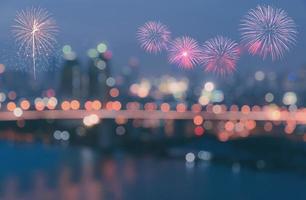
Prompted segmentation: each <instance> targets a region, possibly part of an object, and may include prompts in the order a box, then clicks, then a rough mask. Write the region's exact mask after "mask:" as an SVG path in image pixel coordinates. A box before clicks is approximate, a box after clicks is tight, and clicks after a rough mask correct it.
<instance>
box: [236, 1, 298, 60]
mask: <svg viewBox="0 0 306 200" xmlns="http://www.w3.org/2000/svg"><path fill="white" fill-rule="evenodd" d="M296 28H297V27H296V24H295V22H294V21H293V19H292V18H291V17H289V16H288V15H287V13H286V12H285V11H284V10H282V9H278V8H274V7H271V6H257V7H256V8H255V9H251V10H250V11H249V12H248V14H247V15H246V16H245V17H244V18H243V19H242V22H241V24H240V31H241V36H242V43H243V45H244V46H245V47H246V48H247V49H248V51H249V52H250V53H251V54H252V55H259V56H262V57H263V58H264V59H265V58H266V57H268V56H271V57H272V60H276V59H280V58H282V57H283V55H284V53H285V52H286V51H289V48H290V47H291V46H292V45H294V44H295V42H296V38H297V30H296Z"/></svg>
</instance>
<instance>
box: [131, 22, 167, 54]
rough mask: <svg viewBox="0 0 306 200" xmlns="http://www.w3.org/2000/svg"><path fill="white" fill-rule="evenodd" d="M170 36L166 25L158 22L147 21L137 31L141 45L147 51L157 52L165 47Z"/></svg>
mask: <svg viewBox="0 0 306 200" xmlns="http://www.w3.org/2000/svg"><path fill="white" fill-rule="evenodd" d="M170 38H171V33H170V31H169V29H168V27H167V26H165V25H164V24H162V23H160V22H154V21H149V22H147V23H145V24H144V25H143V26H141V27H140V28H139V29H138V32H137V39H138V41H139V42H140V45H141V47H142V48H143V49H144V50H145V51H147V52H149V53H158V52H161V51H162V50H164V49H166V48H167V44H168V42H169V40H170Z"/></svg>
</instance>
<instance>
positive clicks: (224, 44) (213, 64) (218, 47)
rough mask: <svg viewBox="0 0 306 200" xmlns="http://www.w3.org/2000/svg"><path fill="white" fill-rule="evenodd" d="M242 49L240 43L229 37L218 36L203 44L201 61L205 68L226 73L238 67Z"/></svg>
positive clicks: (222, 73)
mask: <svg viewBox="0 0 306 200" xmlns="http://www.w3.org/2000/svg"><path fill="white" fill-rule="evenodd" d="M239 55H240V49H239V47H238V44H237V43H236V42H234V41H232V40H231V39H229V38H226V37H223V36H217V37H215V38H212V39H210V40H208V41H206V42H205V43H204V45H203V49H202V56H201V62H202V64H203V65H204V66H205V70H206V71H209V72H216V73H218V74H221V75H224V74H226V73H228V74H229V73H232V72H233V71H234V70H235V69H236V63H237V61H238V59H239Z"/></svg>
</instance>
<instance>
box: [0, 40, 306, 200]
mask: <svg viewBox="0 0 306 200" xmlns="http://www.w3.org/2000/svg"><path fill="white" fill-rule="evenodd" d="M62 58H63V59H62V62H61V64H60V65H61V66H60V67H59V70H54V71H49V72H42V73H41V74H40V78H39V79H38V80H36V81H34V80H33V79H32V78H31V76H32V75H31V74H30V73H27V72H23V71H19V72H16V71H10V70H8V68H9V67H8V66H6V65H4V64H1V65H0V72H1V76H0V84H1V86H2V87H1V88H2V89H1V91H0V101H1V114H0V120H1V122H0V130H1V131H0V139H1V141H2V142H3V141H6V142H9V144H13V145H17V144H18V145H24V144H43V145H47V146H48V145H52V146H54V145H55V146H60V147H67V146H72V147H74V146H76V147H79V146H82V147H90V148H91V149H95V150H97V152H102V153H103V154H111V155H117V154H118V152H121V151H122V152H125V153H132V154H133V155H147V154H150V155H152V154H154V155H158V156H159V157H162V158H167V160H168V159H170V160H171V159H174V160H175V159H179V160H185V162H186V168H187V169H191V168H193V167H194V166H195V165H199V166H202V165H205V166H206V165H207V164H208V163H210V162H215V163H221V164H222V165H229V166H230V169H231V170H232V173H239V172H240V169H241V167H243V166H247V167H248V168H250V169H255V170H275V169H277V170H279V169H282V170H294V171H296V172H299V173H302V174H303V173H304V169H305V167H306V162H305V161H304V156H305V155H306V149H305V145H304V142H305V141H306V132H305V130H306V126H305V124H306V118H305V116H306V115H305V109H304V108H303V107H302V106H303V102H305V100H306V99H305V98H306V96H305V94H304V91H305V87H306V86H305V85H306V84H305V83H306V67H305V66H301V67H300V68H298V69H297V70H295V71H293V70H290V71H288V72H283V73H278V74H275V73H274V72H269V71H254V73H252V74H251V75H250V76H249V77H245V75H244V76H243V75H241V74H240V73H234V74H232V75H230V76H229V77H226V79H224V78H223V77H215V79H214V80H212V79H209V78H207V77H203V75H202V74H197V73H196V72H186V76H185V77H174V76H171V75H163V76H161V77H156V78H152V77H148V78H145V77H143V76H141V75H140V73H139V68H140V67H141V62H140V61H139V60H138V59H137V58H131V59H130V60H129V61H128V64H127V65H126V66H125V67H123V68H121V71H120V72H119V73H118V72H116V73H114V72H112V60H113V59H115V55H113V54H112V52H111V50H109V48H108V46H107V45H106V44H105V43H100V44H98V45H97V47H96V48H93V49H90V50H88V54H87V64H85V65H83V64H81V60H80V59H79V58H78V57H77V53H76V52H74V51H73V49H72V48H71V46H69V45H65V46H64V47H63V48H62ZM52 64H54V63H52V62H50V65H52ZM16 73H19V74H20V75H18V77H20V78H19V80H18V81H16V80H15V78H14V77H16ZM46 77H48V78H46ZM50 86H52V87H50ZM25 88H26V90H25ZM2 146H4V152H3V153H2V157H6V156H5V155H6V153H8V154H7V155H12V154H15V153H16V156H17V154H20V152H19V153H17V152H16V151H18V149H17V150H15V149H11V147H8V146H7V143H4V144H2ZM16 147H17V146H16ZM35 148H41V147H35ZM42 151H43V152H44V150H42ZM86 152H87V151H85V154H86V155H87V156H85V157H84V156H82V155H83V153H81V154H80V155H81V158H82V159H85V161H84V163H83V164H80V163H79V164H77V166H79V165H80V167H81V168H80V169H79V170H77V171H79V172H81V174H79V175H78V176H77V177H78V178H77V179H76V180H74V178H72V177H73V175H71V174H73V173H75V172H74V171H75V168H76V166H75V165H74V164H73V167H69V166H71V163H70V164H67V166H66V165H60V166H57V167H56V169H58V170H59V172H58V173H57V172H51V173H56V174H57V175H58V177H56V178H55V177H53V178H52V179H51V180H52V181H56V183H55V185H57V186H58V188H57V187H55V188H54V187H50V184H48V182H50V181H48V180H47V179H48V175H46V174H43V173H37V174H31V175H30V176H31V180H32V179H33V182H31V187H30V188H31V190H28V189H27V190H26V191H28V192H29V193H23V192H22V191H19V189H18V188H24V187H21V186H20V185H22V184H23V183H22V182H24V180H22V179H17V178H16V179H14V178H12V177H10V176H9V177H10V178H9V179H7V178H6V177H7V176H8V175H9V174H11V173H12V174H15V175H16V173H19V172H18V171H19V169H16V170H17V171H15V170H14V169H9V168H5V167H4V168H3V170H2V171H3V174H2V175H1V174H0V175H1V176H2V177H3V181H2V182H1V184H2V186H3V187H2V188H3V189H2V190H1V191H2V197H3V198H4V199H18V195H17V196H16V195H15V194H21V193H22V196H23V197H24V198H27V196H28V197H29V199H31V198H32V197H35V198H36V199H42V197H41V196H44V195H45V194H47V193H48V196H49V195H50V198H49V199H54V198H56V197H57V196H59V197H60V198H61V199H76V198H77V197H78V198H80V197H82V198H81V199H123V197H122V196H124V195H123V192H124V191H125V192H127V191H126V189H125V190H123V189H122V187H123V185H124V184H133V181H136V180H135V179H134V178H135V177H134V176H137V173H135V170H136V169H135V167H136V166H138V165H139V163H138V162H141V163H142V164H140V165H144V163H146V162H147V161H143V160H142V159H143V158H141V159H140V160H142V161H139V160H134V159H131V160H129V158H125V159H124V161H122V162H123V163H124V166H123V165H122V164H120V160H121V159H114V157H112V158H111V159H109V160H108V159H107V158H105V159H104V160H103V161H101V162H102V164H101V166H102V167H103V169H102V172H101V171H99V170H98V172H97V170H96V169H94V168H95V167H94V166H95V165H96V164H90V163H92V162H96V161H90V162H88V158H87V157H88V156H89V159H92V160H95V159H93V158H91V157H92V156H94V154H93V153H92V152H91V151H88V152H87V153H86ZM267 152H268V153H267ZM114 153H115V154H114ZM45 154H48V153H46V152H45ZM67 154H68V156H69V155H70V154H69V153H67ZM119 154H120V153H119ZM40 157H41V155H40ZM61 159H64V160H65V158H61ZM76 159H77V158H76ZM82 159H81V160H82ZM29 160H30V158H29ZM69 160H70V161H71V160H72V158H69ZM71 162H72V161H71ZM82 162H83V161H82ZM134 162H137V163H138V164H135V163H134ZM143 162H144V163H143ZM150 162H151V164H152V163H154V161H150ZM135 165H136V166H135ZM117 167H120V168H123V169H122V170H123V171H124V172H123V173H124V174H123V177H119V176H118V175H117V174H118V171H116V172H115V171H114V170H116V169H117ZM43 168H44V169H45V167H43ZM12 170H13V171H14V172H13V171H12ZM50 170H51V168H50ZM52 170H53V171H54V168H52ZM52 170H51V171H52ZM48 171H49V170H48ZM20 173H21V174H22V173H24V172H20ZM146 173H148V172H144V174H143V175H144V176H145V174H146ZM95 174H100V175H98V176H97V175H95ZM138 175H139V174H138ZM26 176H29V175H26ZM157 176H159V175H157ZM21 177H24V175H22V176H21ZM34 177H35V178H34ZM97 177H100V178H102V179H103V180H104V179H105V181H106V182H108V183H111V184H112V185H111V186H107V187H104V185H103V184H104V183H103V181H101V179H100V178H99V181H98V180H97ZM133 177H134V178H133ZM139 178H140V177H138V178H136V179H139ZM139 181H140V180H139ZM122 184H123V185H122ZM18 185H19V186H18ZM80 191H86V192H85V193H84V195H83V196H82V195H81V193H79V192H80ZM128 194H130V193H128ZM128 194H126V195H128ZM158 194H159V193H157V196H156V198H158V197H159V196H158ZM88 195H89V196H88ZM109 195H111V196H109ZM114 195H115V196H114ZM43 199H45V198H43Z"/></svg>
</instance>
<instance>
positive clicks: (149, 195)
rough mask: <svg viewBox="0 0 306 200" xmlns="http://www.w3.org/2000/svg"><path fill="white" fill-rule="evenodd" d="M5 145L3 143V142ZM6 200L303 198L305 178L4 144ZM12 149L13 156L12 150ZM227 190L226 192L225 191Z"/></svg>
mask: <svg viewBox="0 0 306 200" xmlns="http://www.w3.org/2000/svg"><path fill="white" fill-rule="evenodd" d="M1 147H3V145H1ZM1 149H2V150H3V151H1V153H0V158H1V160H2V165H1V167H0V169H1V172H0V177H1V179H0V183H1V195H0V199H4V200H15V199H16V200H17V199H18V200H49V199H50V200H53V199H57V200H83V199H84V200H98V199H99V200H100V199H106V200H109V199H110V200H112V199H115V200H117V199H118V200H119V199H131V200H138V199H139V200H140V199H141V200H144V199H152V200H153V199H154V200H155V199H203V198H205V199H260V198H263V197H271V198H272V197H273V198H279V199H290V197H292V195H297V197H296V198H295V199H299V198H300V199H304V198H303V197H306V192H305V190H304V189H303V186H304V185H305V183H306V180H305V178H301V177H298V176H295V175H292V174H285V173H267V172H255V171H252V170H248V169H241V171H240V172H238V173H237V172H235V173H233V171H232V168H231V167H226V166H220V165H215V164H212V163H211V164H209V163H197V164H195V165H186V163H185V161H184V160H183V159H182V160H179V159H178V160H173V159H165V158H156V157H145V156H142V157H133V156H127V155H125V154H116V155H112V156H107V157H106V156H103V155H100V154H98V153H97V152H93V151H91V150H88V149H81V150H79V149H73V148H68V149H56V148H54V147H48V148H46V147H41V146H34V147H33V146H31V147H29V146H27V147H19V146H7V145H4V147H3V148H1ZM8 154H10V155H8ZM220 191H222V192H220Z"/></svg>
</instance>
